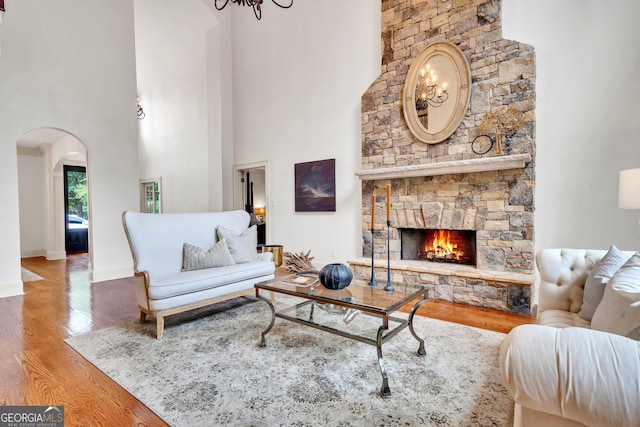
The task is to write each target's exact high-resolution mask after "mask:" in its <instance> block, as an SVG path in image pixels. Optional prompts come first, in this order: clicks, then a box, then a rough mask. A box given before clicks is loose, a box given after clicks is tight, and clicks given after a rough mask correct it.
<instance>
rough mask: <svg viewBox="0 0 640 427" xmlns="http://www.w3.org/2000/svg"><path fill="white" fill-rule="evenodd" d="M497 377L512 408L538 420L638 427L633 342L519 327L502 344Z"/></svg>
mask: <svg viewBox="0 0 640 427" xmlns="http://www.w3.org/2000/svg"><path fill="white" fill-rule="evenodd" d="M500 371H501V374H502V378H503V380H504V384H505V386H506V387H507V389H508V391H509V393H510V394H511V396H512V397H513V399H514V401H515V402H516V404H517V405H520V406H521V407H523V408H528V409H530V410H533V411H539V412H538V414H539V413H540V412H541V413H548V414H553V415H555V416H558V417H563V418H568V419H571V420H574V421H578V422H580V423H584V424H586V425H589V426H620V427H622V426H629V427H631V426H637V425H638V420H639V419H640V405H638V402H639V401H640V342H638V341H634V340H631V339H629V338H625V337H621V336H619V335H614V334H608V333H606V332H601V331H594V330H591V329H584V328H566V329H557V328H551V327H548V326H541V325H521V326H517V327H515V328H514V329H513V330H511V332H510V333H509V334H508V335H507V337H506V338H505V340H504V341H503V343H502V346H501V348H500ZM539 418H540V417H539ZM534 424H535V425H545V426H549V425H550V424H549V423H543V422H541V423H537V422H536V423H534ZM552 425H558V424H552ZM563 425H569V424H563ZM570 425H575V424H570ZM580 425H582V424H580Z"/></svg>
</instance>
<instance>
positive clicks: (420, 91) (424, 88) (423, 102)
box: [415, 64, 449, 129]
mask: <svg viewBox="0 0 640 427" xmlns="http://www.w3.org/2000/svg"><path fill="white" fill-rule="evenodd" d="M436 80H437V76H436V74H435V73H434V71H433V69H431V67H430V66H429V64H426V65H425V66H424V67H423V68H422V70H420V77H419V78H418V82H417V83H416V92H415V99H416V112H417V113H418V118H419V120H420V122H421V123H422V125H423V126H424V127H425V129H428V128H429V107H434V108H438V107H440V106H441V105H442V104H444V102H445V101H446V100H447V99H449V93H448V92H447V83H446V82H445V83H442V86H441V87H438V83H437V82H436Z"/></svg>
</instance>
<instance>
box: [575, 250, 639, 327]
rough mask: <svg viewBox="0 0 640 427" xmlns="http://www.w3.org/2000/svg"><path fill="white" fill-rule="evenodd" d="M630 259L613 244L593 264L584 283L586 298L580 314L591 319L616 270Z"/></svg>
mask: <svg viewBox="0 0 640 427" xmlns="http://www.w3.org/2000/svg"><path fill="white" fill-rule="evenodd" d="M628 259H629V256H628V255H625V254H624V253H623V252H622V251H621V250H620V249H618V248H617V247H616V246H615V245H612V246H611V247H610V248H609V250H608V251H607V253H606V254H605V255H604V256H603V257H602V258H600V261H598V262H597V263H596V265H594V266H593V268H592V269H591V271H590V272H589V276H587V281H586V282H585V284H584V298H583V301H582V307H581V308H580V312H579V313H578V315H579V316H580V317H582V318H583V319H584V320H589V321H591V320H592V318H593V313H595V311H596V308H598V305H599V304H600V302H601V301H602V297H603V295H604V289H605V287H606V286H607V283H608V282H609V280H610V279H611V278H612V277H613V275H614V274H616V271H618V269H619V268H620V267H621V266H622V265H623V264H624V263H625V262H626V261H627V260H628Z"/></svg>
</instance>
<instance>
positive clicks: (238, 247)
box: [217, 225, 258, 264]
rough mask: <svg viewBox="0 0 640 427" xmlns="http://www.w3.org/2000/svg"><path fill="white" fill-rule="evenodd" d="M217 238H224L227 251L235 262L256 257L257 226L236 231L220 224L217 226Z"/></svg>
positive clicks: (251, 259)
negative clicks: (239, 231) (227, 247)
mask: <svg viewBox="0 0 640 427" xmlns="http://www.w3.org/2000/svg"><path fill="white" fill-rule="evenodd" d="M217 231H218V239H220V240H221V239H226V241H227V245H228V246H229V252H231V256H232V257H233V260H234V261H235V262H236V263H237V264H241V263H244V262H254V261H256V260H257V259H258V250H257V247H258V227H256V226H255V225H252V226H251V227H249V228H247V229H246V230H244V231H243V232H242V233H236V232H235V231H233V230H230V229H228V228H226V227H223V226H222V225H219V226H218V228H217Z"/></svg>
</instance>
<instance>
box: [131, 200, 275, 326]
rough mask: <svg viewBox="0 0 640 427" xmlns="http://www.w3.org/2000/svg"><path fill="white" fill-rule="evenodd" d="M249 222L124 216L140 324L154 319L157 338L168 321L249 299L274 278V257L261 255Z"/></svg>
mask: <svg viewBox="0 0 640 427" xmlns="http://www.w3.org/2000/svg"><path fill="white" fill-rule="evenodd" d="M249 220H250V217H249V214H248V213H246V212H245V211H229V212H202V213H167V214H147V213H139V212H132V211H126V212H124V213H123V214H122V223H123V226H124V230H125V233H126V236H127V240H128V242H129V247H130V248H131V253H132V255H133V263H134V273H135V276H134V280H135V285H134V286H135V293H136V299H137V301H138V306H139V308H140V320H141V321H144V320H145V319H146V316H147V315H150V316H152V317H156V322H157V338H158V339H161V338H162V334H163V330H164V318H165V316H169V315H171V314H176V313H180V312H183V311H187V310H192V309H195V308H199V307H203V306H205V305H209V304H213V303H215V302H219V301H223V300H227V299H231V298H236V297H239V296H244V295H248V294H251V293H253V289H254V287H253V286H254V284H256V283H258V282H262V281H265V280H270V279H273V278H274V272H275V265H274V263H273V262H272V261H271V260H272V256H273V254H271V253H258V252H257V249H256V248H257V231H256V227H255V226H253V227H249Z"/></svg>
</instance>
